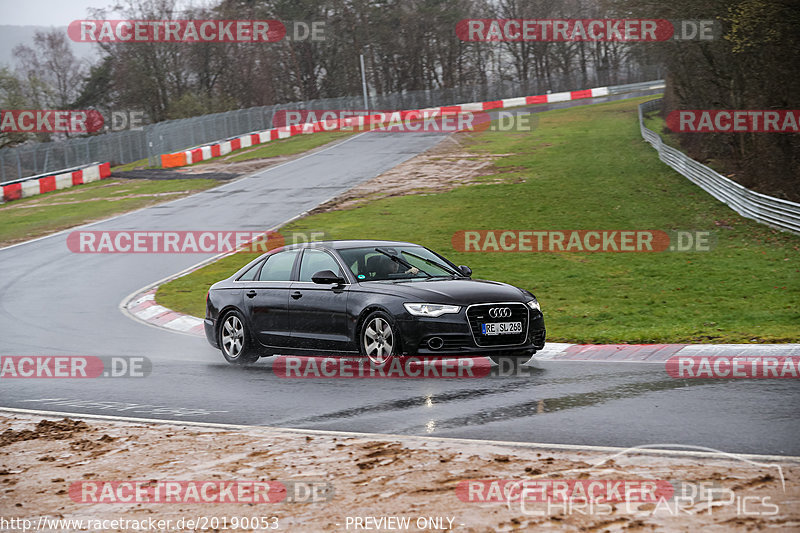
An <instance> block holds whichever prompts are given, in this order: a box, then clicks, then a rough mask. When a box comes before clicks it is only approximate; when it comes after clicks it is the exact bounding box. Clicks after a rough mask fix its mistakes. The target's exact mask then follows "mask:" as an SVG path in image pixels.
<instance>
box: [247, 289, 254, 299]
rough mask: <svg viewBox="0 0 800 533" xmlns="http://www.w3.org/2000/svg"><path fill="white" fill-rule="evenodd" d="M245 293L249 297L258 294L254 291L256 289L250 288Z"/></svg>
mask: <svg viewBox="0 0 800 533" xmlns="http://www.w3.org/2000/svg"><path fill="white" fill-rule="evenodd" d="M245 294H247V297H248V298H252V297H253V296H255V295H256V291H254V290H252V289H250V290H249V291H247V292H246V293H245Z"/></svg>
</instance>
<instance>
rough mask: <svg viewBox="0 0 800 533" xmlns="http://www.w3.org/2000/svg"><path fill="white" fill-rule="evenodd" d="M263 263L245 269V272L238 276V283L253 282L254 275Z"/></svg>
mask: <svg viewBox="0 0 800 533" xmlns="http://www.w3.org/2000/svg"><path fill="white" fill-rule="evenodd" d="M263 263H264V261H259V262H258V263H256V264H255V265H253V266H251V267H250V268H248V269H247V272H245V273H244V274H242V275H241V276H239V278H238V281H253V280H255V279H256V274H258V269H259V268H261V265H262V264H263Z"/></svg>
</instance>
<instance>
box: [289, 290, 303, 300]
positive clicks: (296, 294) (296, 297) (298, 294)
mask: <svg viewBox="0 0 800 533" xmlns="http://www.w3.org/2000/svg"><path fill="white" fill-rule="evenodd" d="M302 297H303V293H302V292H300V291H294V292H293V293H292V298H294V299H295V300H297V299H298V298H302Z"/></svg>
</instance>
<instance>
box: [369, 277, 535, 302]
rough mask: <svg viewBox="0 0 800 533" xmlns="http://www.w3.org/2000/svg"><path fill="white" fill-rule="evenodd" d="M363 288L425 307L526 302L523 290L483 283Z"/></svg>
mask: <svg viewBox="0 0 800 533" xmlns="http://www.w3.org/2000/svg"><path fill="white" fill-rule="evenodd" d="M360 285H361V287H362V288H363V289H366V290H369V291H375V292H379V293H381V294H394V295H396V296H401V297H405V298H409V299H411V300H415V301H418V302H425V303H442V304H444V303H450V304H455V305H469V304H475V303H484V302H525V301H527V300H529V299H530V297H528V296H527V295H526V294H525V293H523V291H522V290H521V289H518V288H517V287H514V286H513V285H509V284H507V283H500V282H498V281H488V280H482V279H446V280H431V281H405V282H386V281H384V282H379V281H369V282H362V283H361V284H360Z"/></svg>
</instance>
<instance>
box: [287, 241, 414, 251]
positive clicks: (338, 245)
mask: <svg viewBox="0 0 800 533" xmlns="http://www.w3.org/2000/svg"><path fill="white" fill-rule="evenodd" d="M378 246H421V245H420V244H415V243H413V242H403V241H377V240H358V239H352V240H340V241H313V242H301V243H297V244H290V245H287V246H285V247H284V250H292V249H298V248H309V247H323V248H330V249H333V250H345V249H347V248H368V247H378Z"/></svg>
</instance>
